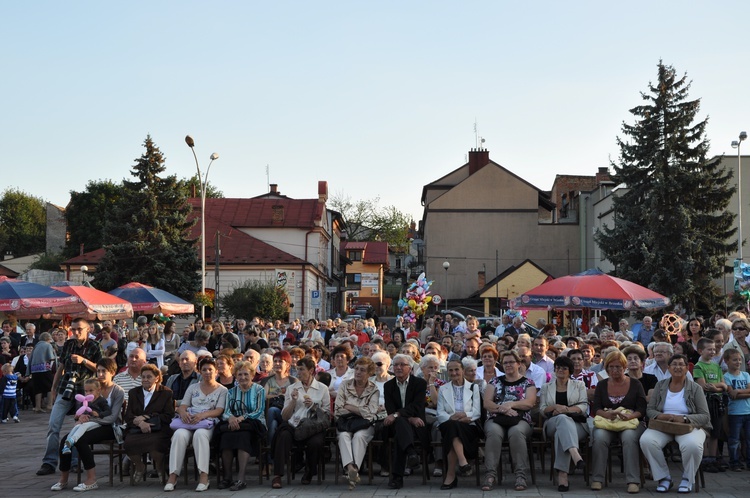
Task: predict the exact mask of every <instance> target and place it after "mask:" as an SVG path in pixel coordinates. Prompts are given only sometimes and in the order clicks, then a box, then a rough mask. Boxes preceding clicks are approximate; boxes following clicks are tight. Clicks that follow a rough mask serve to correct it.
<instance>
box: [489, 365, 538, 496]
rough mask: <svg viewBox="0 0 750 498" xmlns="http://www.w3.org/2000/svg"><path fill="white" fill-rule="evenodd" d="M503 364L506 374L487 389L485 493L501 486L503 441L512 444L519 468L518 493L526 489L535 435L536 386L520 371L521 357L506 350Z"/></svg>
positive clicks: (511, 447)
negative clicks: (499, 472) (530, 441)
mask: <svg viewBox="0 0 750 498" xmlns="http://www.w3.org/2000/svg"><path fill="white" fill-rule="evenodd" d="M500 358H501V362H502V366H503V370H505V375H504V376H501V377H495V378H494V379H492V380H491V381H490V382H489V384H487V387H486V388H485V390H484V408H485V409H486V410H487V421H486V422H485V423H484V434H485V444H484V466H485V478H484V485H483V486H482V491H491V490H492V489H493V488H494V487H495V484H497V466H498V464H499V463H500V454H501V453H502V448H503V439H505V438H506V437H507V438H508V441H509V443H510V456H511V460H513V462H514V463H515V466H516V484H515V490H516V491H523V490H525V489H526V472H527V471H528V470H529V451H528V446H527V444H526V442H527V441H528V439H529V438H531V435H532V429H531V415H530V414H529V411H530V410H531V409H532V408H533V407H534V405H536V386H535V385H534V382H532V381H531V380H529V379H527V378H526V377H524V376H523V375H522V374H521V372H520V370H519V369H520V367H521V357H520V356H518V353H517V352H516V351H503V352H502V354H501V356H500Z"/></svg>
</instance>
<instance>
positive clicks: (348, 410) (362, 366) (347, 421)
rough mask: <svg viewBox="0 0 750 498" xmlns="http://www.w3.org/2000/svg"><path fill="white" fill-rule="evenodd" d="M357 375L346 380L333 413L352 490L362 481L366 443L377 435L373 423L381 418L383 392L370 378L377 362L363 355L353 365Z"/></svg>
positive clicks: (343, 461)
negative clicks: (360, 476) (361, 473)
mask: <svg viewBox="0 0 750 498" xmlns="http://www.w3.org/2000/svg"><path fill="white" fill-rule="evenodd" d="M353 371H354V378H352V379H349V380H345V381H344V382H343V383H342V384H341V386H340V387H339V390H338V393H337V395H336V404H335V409H334V413H333V414H334V416H335V417H336V419H337V420H336V428H337V431H336V432H337V439H338V445H339V452H340V453H341V462H342V463H343V464H344V470H346V476H347V478H348V480H349V489H354V486H356V485H357V483H358V482H359V469H360V467H361V465H362V460H363V459H364V457H365V453H366V452H367V445H368V444H370V441H372V438H373V437H374V436H375V428H374V427H373V426H372V423H373V422H375V421H376V420H377V418H378V406H379V405H380V391H379V390H378V386H376V385H375V383H374V382H372V381H371V380H370V376H371V375H373V374H374V373H375V363H374V362H373V361H372V360H371V359H370V358H367V357H362V358H360V359H358V360H357V361H356V363H355V364H354V368H353Z"/></svg>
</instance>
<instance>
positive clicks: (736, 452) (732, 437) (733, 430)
mask: <svg viewBox="0 0 750 498" xmlns="http://www.w3.org/2000/svg"><path fill="white" fill-rule="evenodd" d="M727 418H728V419H729V465H739V464H740V434H742V433H744V435H745V441H750V413H749V414H747V415H728V416H727ZM747 464H748V465H750V458H748V462H747Z"/></svg>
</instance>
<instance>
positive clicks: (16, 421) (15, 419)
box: [13, 415, 20, 423]
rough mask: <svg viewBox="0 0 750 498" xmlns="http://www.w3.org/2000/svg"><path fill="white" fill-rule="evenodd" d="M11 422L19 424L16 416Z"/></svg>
mask: <svg viewBox="0 0 750 498" xmlns="http://www.w3.org/2000/svg"><path fill="white" fill-rule="evenodd" d="M13 422H15V423H18V422H20V420H18V415H16V416H15V417H13Z"/></svg>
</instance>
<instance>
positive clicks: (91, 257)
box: [63, 248, 106, 266]
mask: <svg viewBox="0 0 750 498" xmlns="http://www.w3.org/2000/svg"><path fill="white" fill-rule="evenodd" d="M105 253H106V251H105V250H104V249H103V248H100V249H95V250H93V251H89V252H85V253H83V254H79V255H78V256H75V257H72V258H70V259H68V260H66V261H63V264H64V265H71V266H75V265H98V264H99V263H101V262H102V258H103V257H104V254H105Z"/></svg>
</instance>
